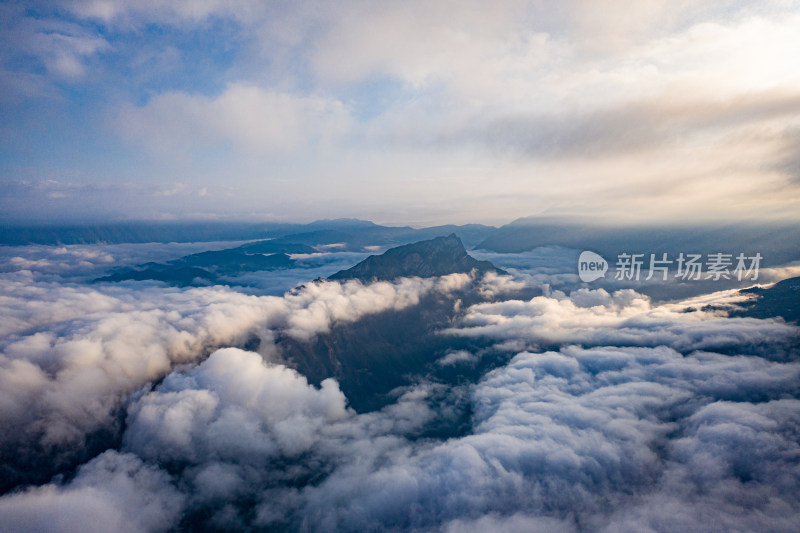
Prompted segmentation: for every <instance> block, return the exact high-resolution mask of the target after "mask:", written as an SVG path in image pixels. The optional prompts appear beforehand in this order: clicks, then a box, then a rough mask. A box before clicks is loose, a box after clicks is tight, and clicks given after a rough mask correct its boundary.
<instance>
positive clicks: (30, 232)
mask: <svg viewBox="0 0 800 533" xmlns="http://www.w3.org/2000/svg"><path fill="white" fill-rule="evenodd" d="M496 229H497V228H495V227H492V226H484V225H482V224H466V225H463V226H456V225H445V226H434V227H430V228H421V229H417V228H412V227H409V226H399V227H395V226H381V225H378V224H374V223H372V222H369V221H366V220H358V219H350V218H343V219H334V220H317V221H315V222H311V223H309V224H287V223H279V222H268V223H234V222H215V223H211V222H129V223H108V224H98V225H62V226H57V225H41V226H12V225H6V226H0V245H14V246H16V245H25V244H48V245H54V244H95V243H107V244H118V243H146V242H162V243H163V242H210V241H226V240H231V241H233V240H236V241H243V240H263V239H271V240H275V241H276V243H277V244H305V245H308V246H321V245H330V244H341V245H342V248H341V249H344V250H350V251H361V250H362V249H363V248H364V247H365V246H374V245H380V246H393V245H399V244H405V243H409V242H414V241H419V240H423V239H431V238H433V237H437V236H439V235H447V234H449V233H455V234H457V235H458V236H459V237H460V238H461V239H462V241H463V242H464V243H466V245H467V246H468V247H472V246H474V245H475V244H477V243H479V242H481V241H483V240H484V239H486V238H487V237H488V236H489V235H490V234H491V233H492V232H493V231H495V230H496Z"/></svg>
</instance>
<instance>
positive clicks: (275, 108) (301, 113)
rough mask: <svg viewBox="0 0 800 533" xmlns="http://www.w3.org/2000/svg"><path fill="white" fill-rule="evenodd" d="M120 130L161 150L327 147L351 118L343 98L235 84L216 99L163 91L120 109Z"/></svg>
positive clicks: (265, 150)
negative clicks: (143, 102) (142, 102)
mask: <svg viewBox="0 0 800 533" xmlns="http://www.w3.org/2000/svg"><path fill="white" fill-rule="evenodd" d="M113 120H114V123H115V125H116V127H117V129H118V130H119V132H120V134H121V135H122V136H123V137H125V138H128V139H131V140H135V141H137V142H141V143H144V144H145V145H147V146H149V147H150V148H151V149H153V150H154V151H156V152H162V153H166V154H169V153H171V152H173V151H178V152H184V151H190V152H193V151H196V150H201V149H207V148H219V147H223V148H224V147H233V148H234V149H236V150H237V151H240V152H243V153H245V154H249V155H253V156H256V155H262V156H263V155H266V154H270V153H273V152H283V151H292V150H298V149H301V148H310V147H312V146H316V147H320V146H325V145H326V144H329V143H331V142H333V141H334V140H336V139H338V138H339V137H341V136H342V135H344V134H345V133H346V132H347V130H348V128H349V123H350V119H349V116H348V111H347V109H346V107H345V106H344V104H342V103H341V102H339V101H337V100H335V99H330V98H322V97H316V96H298V95H295V94H291V93H287V92H279V91H274V90H269V89H263V88H260V87H258V86H255V85H249V84H245V83H235V84H230V85H228V86H227V87H226V88H225V90H224V91H223V92H222V93H221V94H219V95H218V96H216V97H214V98H207V97H203V96H197V95H190V94H186V93H181V92H168V93H163V94H160V95H158V96H155V97H154V98H152V99H151V100H150V101H149V102H148V103H147V104H145V105H144V106H143V107H136V106H133V105H127V106H125V107H123V108H122V109H120V110H119V111H117V112H115V116H114V118H113Z"/></svg>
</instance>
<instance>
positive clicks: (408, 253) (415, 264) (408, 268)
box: [328, 233, 502, 282]
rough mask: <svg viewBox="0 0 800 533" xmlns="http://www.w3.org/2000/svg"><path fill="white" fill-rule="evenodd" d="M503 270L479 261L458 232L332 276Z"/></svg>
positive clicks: (382, 278)
mask: <svg viewBox="0 0 800 533" xmlns="http://www.w3.org/2000/svg"><path fill="white" fill-rule="evenodd" d="M473 269H475V270H477V271H478V272H481V273H483V272H488V271H495V272H502V271H501V270H499V269H498V268H496V267H495V266H494V265H493V264H492V263H490V262H489V261H478V260H477V259H475V258H474V257H472V256H470V255H469V254H468V253H467V250H466V249H465V248H464V244H463V243H462V242H461V239H459V238H458V237H457V236H456V235H455V233H451V234H450V235H448V236H446V237H436V238H435V239H430V240H427V241H420V242H415V243H413V244H406V245H403V246H398V247H396V248H391V249H389V250H387V251H386V252H384V253H383V254H382V255H371V256H369V257H367V258H366V259H365V260H363V261H362V262H360V263H358V264H357V265H356V266H354V267H352V268H350V269H347V270H341V271H339V272H337V273H336V274H334V275H332V276H330V277H329V278H328V279H332V280H348V279H358V280H361V281H365V282H369V281H378V280H380V281H385V280H393V279H395V278H400V277H409V276H418V277H422V278H428V277H432V276H444V275H447V274H453V273H456V272H470V271H472V270H473Z"/></svg>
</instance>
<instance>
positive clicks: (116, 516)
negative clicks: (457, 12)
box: [0, 451, 184, 533]
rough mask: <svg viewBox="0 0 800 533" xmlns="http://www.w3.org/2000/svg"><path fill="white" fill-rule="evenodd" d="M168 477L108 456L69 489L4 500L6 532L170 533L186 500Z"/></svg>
mask: <svg viewBox="0 0 800 533" xmlns="http://www.w3.org/2000/svg"><path fill="white" fill-rule="evenodd" d="M170 481H171V480H170V478H169V475H167V474H166V473H165V472H162V471H161V470H159V469H158V468H156V467H153V466H149V465H146V464H145V463H143V462H142V461H141V460H140V459H139V458H138V457H136V456H134V455H131V454H120V453H117V452H114V451H108V452H105V453H103V454H102V455H100V456H98V457H97V458H95V459H93V460H92V461H90V462H89V463H87V464H85V465H84V466H82V467H81V468H80V470H79V471H78V474H77V476H76V477H75V479H74V480H72V481H71V482H70V483H69V484H67V485H58V484H54V483H52V484H48V485H44V486H41V487H36V488H31V489H28V490H26V491H24V492H18V493H15V494H12V495H10V496H5V497H4V498H0V527H1V528H2V529H3V531H9V532H12V531H13V532H23V531H58V532H60V533H71V532H74V533H78V532H81V531H98V532H106V531H107V532H109V533H111V532H120V533H134V532H142V533H144V532H157V531H166V530H167V529H169V525H170V524H171V523H173V522H174V521H175V520H176V519H177V517H178V515H179V513H180V512H181V510H182V507H183V502H184V496H183V495H182V494H181V493H180V492H179V491H178V490H177V489H176V488H175V487H174V486H172V485H171V483H170Z"/></svg>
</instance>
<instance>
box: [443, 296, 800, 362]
mask: <svg viewBox="0 0 800 533" xmlns="http://www.w3.org/2000/svg"><path fill="white" fill-rule="evenodd" d="M726 294H727V293H722V295H720V296H718V301H719V303H723V302H731V301H732V300H731V298H729V297H727V296H725V295H726ZM738 298H742V296H738ZM712 300H713V299H712ZM692 303H696V302H693V300H688V301H687V302H681V303H676V304H662V305H658V306H654V305H652V304H651V303H650V300H649V298H647V297H646V296H644V295H641V294H639V293H636V292H635V291H633V290H630V289H623V290H618V291H615V292H613V293H609V292H607V291H606V290H605V289H596V290H590V289H585V288H584V289H579V290H576V291H573V292H571V293H570V295H569V296H566V295H565V294H564V293H561V292H559V291H555V292H553V293H552V294H551V295H550V296H537V297H535V298H532V299H531V300H529V301H520V300H507V301H503V302H497V303H480V304H476V305H473V306H471V307H470V308H469V309H467V311H466V314H465V316H464V318H463V321H462V325H461V326H459V327H456V328H451V329H449V330H448V332H449V333H451V334H455V335H464V336H470V337H486V338H490V339H497V340H513V341H515V342H527V343H530V346H531V347H537V346H550V345H553V344H582V345H588V346H592V345H617V346H619V345H623V346H655V345H665V346H671V347H673V348H675V349H677V350H680V351H683V352H690V351H693V350H700V349H728V348H731V347H740V346H742V345H747V346H748V348H747V349H748V350H753V351H754V352H755V353H762V352H764V350H762V349H761V348H759V345H761V344H769V343H771V342H775V343H779V342H780V341H781V340H783V341H788V340H790V339H792V338H794V337H796V336H797V334H798V328H797V327H796V326H792V325H787V324H785V323H783V322H781V321H764V320H754V319H748V318H726V317H722V316H718V315H715V314H714V312H707V311H699V310H697V309H698V308H696V307H690V305H691V304H692ZM706 303H709V302H706ZM687 308H689V309H690V312H686V311H687ZM769 349H770V350H774V349H775V347H774V346H771V347H770V348H769ZM765 355H766V354H765ZM774 355H776V356H777V355H778V354H777V353H776V354H774Z"/></svg>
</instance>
